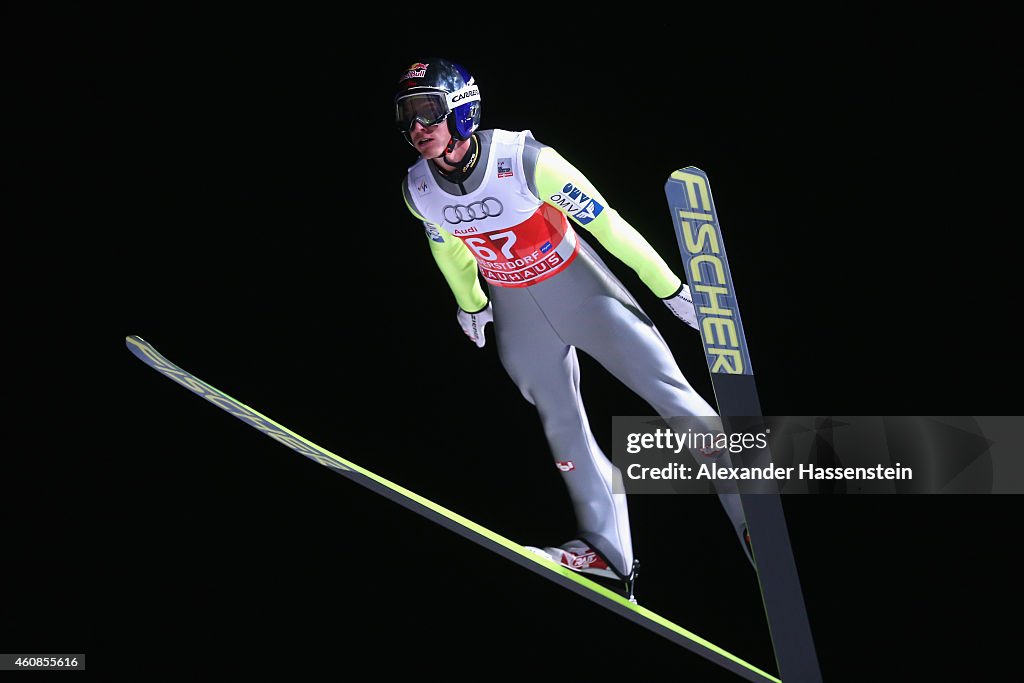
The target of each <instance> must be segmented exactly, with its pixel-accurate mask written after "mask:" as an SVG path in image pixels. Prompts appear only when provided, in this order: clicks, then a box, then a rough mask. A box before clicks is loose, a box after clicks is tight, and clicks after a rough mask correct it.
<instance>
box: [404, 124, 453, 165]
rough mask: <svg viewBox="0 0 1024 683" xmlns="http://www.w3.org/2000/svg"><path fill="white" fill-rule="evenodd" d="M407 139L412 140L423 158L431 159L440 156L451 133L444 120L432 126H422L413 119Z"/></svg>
mask: <svg viewBox="0 0 1024 683" xmlns="http://www.w3.org/2000/svg"><path fill="white" fill-rule="evenodd" d="M409 139H410V140H412V144H413V146H414V147H415V148H416V151H417V152H419V153H420V154H421V155H422V156H423V157H424V158H425V159H433V158H434V157H438V156H441V153H442V152H444V148H445V147H447V146H448V141H449V140H450V139H451V135H450V134H449V133H448V124H447V123H445V122H444V121H442V122H441V123H438V124H436V125H433V126H424V125H423V124H422V123H420V122H419V121H413V124H412V128H411V129H410V130H409Z"/></svg>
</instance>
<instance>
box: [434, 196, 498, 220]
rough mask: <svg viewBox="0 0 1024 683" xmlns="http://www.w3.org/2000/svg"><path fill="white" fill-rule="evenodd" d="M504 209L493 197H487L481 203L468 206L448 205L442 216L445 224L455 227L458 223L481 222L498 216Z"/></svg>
mask: <svg viewBox="0 0 1024 683" xmlns="http://www.w3.org/2000/svg"><path fill="white" fill-rule="evenodd" d="M504 210H505V207H504V206H502V205H501V202H500V201H498V200H497V199H495V198H494V197H488V198H487V199H484V200H483V201H479V202H473V203H472V204H469V205H468V206H467V205H465V204H449V205H448V206H446V207H444V209H443V213H442V215H443V216H444V220H445V223H451V224H453V225H456V224H458V223H470V222H472V221H482V220H483V219H485V218H494V217H495V216H500V215H501V212H502V211H504Z"/></svg>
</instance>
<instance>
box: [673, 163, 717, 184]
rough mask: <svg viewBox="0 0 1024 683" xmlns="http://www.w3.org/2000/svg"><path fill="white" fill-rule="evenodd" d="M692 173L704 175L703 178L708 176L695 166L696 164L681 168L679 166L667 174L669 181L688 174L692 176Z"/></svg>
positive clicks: (679, 178) (682, 177)
mask: <svg viewBox="0 0 1024 683" xmlns="http://www.w3.org/2000/svg"><path fill="white" fill-rule="evenodd" d="M692 175H699V176H704V177H705V178H707V177H708V174H707V173H705V172H704V171H702V170H701V169H699V168H697V167H696V166H685V167H683V168H680V169H677V170H675V171H672V173H671V174H670V175H669V177H668V179H669V180H670V181H672V180H683V179H684V178H686V177H688V176H692Z"/></svg>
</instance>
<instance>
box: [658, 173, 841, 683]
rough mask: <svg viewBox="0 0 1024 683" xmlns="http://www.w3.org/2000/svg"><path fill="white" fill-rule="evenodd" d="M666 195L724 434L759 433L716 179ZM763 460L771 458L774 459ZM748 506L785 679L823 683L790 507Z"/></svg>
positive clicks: (756, 499) (688, 177) (766, 501)
mask: <svg viewBox="0 0 1024 683" xmlns="http://www.w3.org/2000/svg"><path fill="white" fill-rule="evenodd" d="M665 195H666V197H667V199H668V204H669V209H670V210H671V213H672V222H673V225H674V226H675V230H676V238H677V240H678V243H679V251H680V253H681V254H682V259H683V267H684V270H685V276H686V280H687V282H688V284H689V285H690V294H691V296H692V297H693V303H694V307H695V308H696V310H697V322H698V327H699V329H700V333H701V339H702V340H703V342H704V351H705V354H706V355H707V362H708V369H709V370H710V371H711V383H712V386H713V387H714V391H715V399H716V401H717V403H718V412H719V414H720V415H721V418H722V424H723V427H724V428H725V429H726V431H728V432H749V431H752V429H751V427H753V426H756V425H755V424H754V423H756V422H757V418H760V417H761V403H760V399H759V398H758V394H757V386H756V384H755V382H754V371H753V369H752V368H751V365H750V353H749V351H748V349H747V341H746V337H745V335H744V333H743V321H742V320H741V319H740V309H739V304H738V303H737V300H736V289H735V287H734V286H733V281H732V273H731V271H730V270H729V261H728V259H727V258H726V255H725V243H724V242H723V240H722V231H721V226H720V224H719V222H718V212H717V211H716V210H715V203H714V200H713V199H712V197H711V185H710V183H709V182H708V176H707V174H706V173H704V171H702V170H700V169H699V168H695V167H693V166H688V167H686V168H682V169H679V170H678V171H675V172H673V173H672V174H671V175H670V176H669V179H668V181H667V182H666V183H665ZM757 456H758V457H759V458H764V457H768V458H770V453H767V451H766V450H762V451H761V452H759V453H758V454H757ZM740 499H741V501H742V505H743V515H744V518H745V520H746V523H747V531H748V533H749V534H750V543H751V547H752V549H753V550H754V562H755V565H756V567H757V576H758V581H759V582H760V585H761V597H762V600H763V601H764V607H765V612H766V615H767V619H768V626H769V628H770V630H771V638H772V647H773V649H774V651H775V659H776V664H777V665H778V670H779V675H780V676H781V677H782V680H783V681H786V682H787V683H789V682H793V683H820V681H821V670H820V667H819V664H818V658H817V655H816V654H815V649H814V640H813V638H812V636H811V629H810V623H809V621H808V619H807V609H806V606H805V604H804V597H803V591H802V590H801V588H800V580H799V577H798V576H797V569H796V562H795V560H794V559H793V551H792V548H791V547H790V542H789V532H788V530H787V528H786V517H785V514H784V511H783V508H782V500H781V498H780V496H779V494H778V493H777V492H775V491H766V490H762V491H758V492H751V491H748V492H746V493H744V492H743V489H742V488H741V493H740Z"/></svg>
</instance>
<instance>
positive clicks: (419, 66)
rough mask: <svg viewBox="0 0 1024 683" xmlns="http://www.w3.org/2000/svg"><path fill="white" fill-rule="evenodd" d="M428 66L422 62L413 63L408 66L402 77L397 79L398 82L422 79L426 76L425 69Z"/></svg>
mask: <svg viewBox="0 0 1024 683" xmlns="http://www.w3.org/2000/svg"><path fill="white" fill-rule="evenodd" d="M428 66H430V65H429V64H424V63H423V62H413V63H412V64H410V65H409V69H408V70H407V71H406V72H405V73H404V74H402V77H401V78H399V79H398V82H399V83H401V82H402V81H407V80H409V79H410V78H423V77H424V76H426V75H427V67H428Z"/></svg>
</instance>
